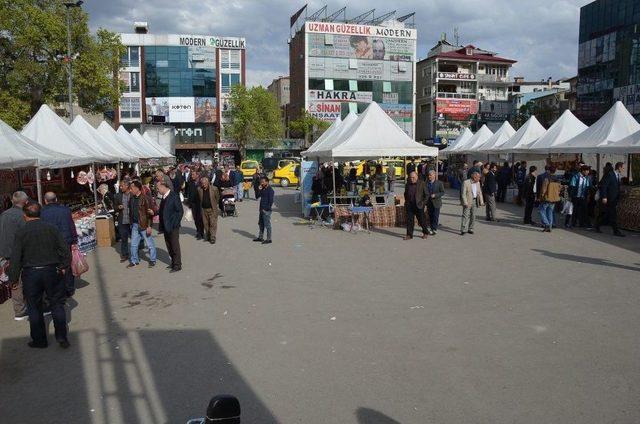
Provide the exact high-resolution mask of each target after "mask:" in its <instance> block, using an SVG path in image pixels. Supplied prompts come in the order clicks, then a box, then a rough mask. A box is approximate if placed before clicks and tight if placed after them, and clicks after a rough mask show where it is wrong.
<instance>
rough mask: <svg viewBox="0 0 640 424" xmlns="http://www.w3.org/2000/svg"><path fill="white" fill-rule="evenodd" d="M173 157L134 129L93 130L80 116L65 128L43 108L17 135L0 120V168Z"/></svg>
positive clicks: (68, 165)
mask: <svg viewBox="0 0 640 424" xmlns="http://www.w3.org/2000/svg"><path fill="white" fill-rule="evenodd" d="M173 158H174V156H173V155H171V153H169V152H167V151H165V150H164V149H163V148H162V147H161V146H160V145H159V144H158V143H156V142H154V141H152V140H151V139H149V138H148V137H147V136H146V134H145V136H143V135H141V134H140V133H139V132H138V131H137V130H135V129H134V130H133V131H132V132H128V131H127V130H125V129H124V127H122V126H120V127H119V128H118V130H117V131H116V130H114V129H113V128H112V127H111V126H110V125H109V124H108V123H106V122H104V121H103V122H102V123H101V124H100V126H99V127H98V128H97V129H96V128H94V127H93V126H91V125H90V124H89V123H88V122H87V121H86V120H84V119H83V118H82V117H81V116H77V117H76V118H75V119H74V121H73V122H72V123H71V125H68V124H67V123H66V122H65V121H64V120H63V119H62V118H60V117H59V116H58V115H56V113H55V112H54V111H52V110H51V109H50V108H49V107H48V106H46V105H43V106H42V107H41V108H40V110H38V112H37V113H36V114H35V115H34V116H33V118H32V119H31V120H30V121H29V123H27V125H26V126H25V127H24V129H23V130H22V131H21V132H18V131H15V130H14V129H13V128H11V127H10V126H9V125H7V124H6V123H4V122H2V121H1V120H0V169H19V168H30V167H35V168H49V169H54V168H70V167H76V166H83V165H90V164H93V163H105V164H106V163H120V162H130V163H135V162H138V161H140V160H141V159H163V160H171V159H173Z"/></svg>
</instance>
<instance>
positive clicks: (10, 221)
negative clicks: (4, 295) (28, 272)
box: [0, 191, 29, 321]
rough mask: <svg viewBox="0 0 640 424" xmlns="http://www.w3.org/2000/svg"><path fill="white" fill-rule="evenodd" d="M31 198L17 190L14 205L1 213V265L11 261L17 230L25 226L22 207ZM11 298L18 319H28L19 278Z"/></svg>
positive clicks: (12, 289)
mask: <svg viewBox="0 0 640 424" xmlns="http://www.w3.org/2000/svg"><path fill="white" fill-rule="evenodd" d="M28 200H29V196H27V194H26V193H25V192H24V191H16V192H15V193H13V196H11V203H12V204H13V207H11V208H9V209H7V210H6V211H4V212H2V215H0V266H1V267H3V268H4V267H6V266H7V262H8V263H11V251H12V250H13V243H14V241H15V237H16V232H17V231H18V230H19V229H20V228H22V227H24V225H25V222H24V212H23V211H22V208H23V207H24V205H25V204H26V203H27V201H28ZM11 300H12V301H13V314H14V319H15V320H16V321H22V320H25V319H27V305H26V304H25V301H24V297H23V295H22V282H21V281H20V280H19V279H18V280H15V281H14V285H12V286H11Z"/></svg>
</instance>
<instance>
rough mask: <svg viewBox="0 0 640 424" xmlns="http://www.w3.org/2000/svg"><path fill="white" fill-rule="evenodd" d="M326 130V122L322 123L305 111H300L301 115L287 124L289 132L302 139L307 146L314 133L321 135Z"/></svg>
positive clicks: (327, 125) (327, 124) (327, 126)
mask: <svg viewBox="0 0 640 424" xmlns="http://www.w3.org/2000/svg"><path fill="white" fill-rule="evenodd" d="M327 128H329V123H328V122H327V121H322V120H320V119H318V118H316V117H315V116H313V115H312V114H310V113H309V112H307V111H306V110H304V109H303V110H302V111H301V115H300V117H299V118H298V119H296V120H295V121H291V122H289V130H291V132H293V133H294V134H300V135H302V136H303V137H304V140H305V144H306V145H307V146H308V145H309V144H311V141H313V140H310V139H309V137H310V136H313V135H314V134H316V133H320V134H321V133H323V132H324V131H325V130H326V129H327Z"/></svg>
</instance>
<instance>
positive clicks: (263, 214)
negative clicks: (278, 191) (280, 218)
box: [253, 175, 275, 244]
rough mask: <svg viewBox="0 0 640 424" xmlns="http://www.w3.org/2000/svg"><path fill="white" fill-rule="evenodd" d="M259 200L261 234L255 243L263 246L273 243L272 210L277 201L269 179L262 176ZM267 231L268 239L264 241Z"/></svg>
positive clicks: (258, 192)
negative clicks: (274, 202)
mask: <svg viewBox="0 0 640 424" xmlns="http://www.w3.org/2000/svg"><path fill="white" fill-rule="evenodd" d="M256 196H257V198H258V199H260V216H259V217H258V228H259V230H260V233H259V234H258V237H256V238H254V239H253V241H256V242H262V244H270V243H271V210H272V208H273V201H274V199H275V192H274V191H273V188H272V187H271V186H270V185H269V178H267V176H266V175H265V176H262V177H261V178H260V187H259V189H258V191H257V193H256ZM265 229H266V230H267V238H266V239H264V238H263V236H264V231H265Z"/></svg>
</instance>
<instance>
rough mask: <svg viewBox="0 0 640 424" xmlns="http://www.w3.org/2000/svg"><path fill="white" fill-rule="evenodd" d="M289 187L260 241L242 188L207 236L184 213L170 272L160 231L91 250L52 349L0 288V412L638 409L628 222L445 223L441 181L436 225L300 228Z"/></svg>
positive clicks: (503, 208)
mask: <svg viewBox="0 0 640 424" xmlns="http://www.w3.org/2000/svg"><path fill="white" fill-rule="evenodd" d="M295 194H296V191H295V190H294V189H284V190H282V189H278V190H277V191H276V196H277V197H276V209H275V211H274V214H273V217H272V220H273V227H274V236H273V238H274V243H273V244H272V245H268V246H266V245H265V246H263V245H260V244H258V243H254V242H252V240H251V239H252V238H253V237H254V236H255V234H256V231H257V220H258V218H257V203H256V202H255V201H254V200H250V201H245V202H243V203H241V204H240V205H239V216H238V217H228V218H220V221H219V224H218V237H217V244H216V245H209V244H207V243H204V242H202V241H197V240H195V237H194V229H193V226H192V225H191V224H186V225H185V227H184V228H183V231H182V236H181V244H182V252H183V271H182V272H179V273H176V274H170V273H169V272H168V270H166V269H165V266H166V264H167V261H168V255H167V253H166V246H165V245H164V240H163V239H162V236H159V237H156V243H157V246H158V248H159V263H158V265H157V266H156V267H155V268H154V269H148V268H147V266H146V263H144V262H143V265H142V266H139V267H136V268H134V269H126V267H125V266H126V264H121V263H120V262H119V255H118V253H117V251H116V250H115V248H100V249H98V250H97V251H96V252H94V253H92V254H90V255H89V263H90V266H91V269H90V271H89V272H88V273H87V274H85V275H83V277H82V279H81V280H80V281H79V282H78V283H79V284H78V286H79V288H78V290H77V293H76V296H75V297H74V299H73V300H71V301H70V302H69V306H68V309H69V318H70V324H69V325H70V342H71V344H72V347H71V348H70V349H69V350H66V351H65V350H62V349H59V348H58V347H57V346H56V345H53V344H52V345H50V346H49V348H48V349H44V350H32V349H29V348H28V347H27V341H28V323H27V322H15V321H13V319H12V309H11V307H10V305H9V304H4V305H2V306H0V323H1V324H0V422H2V423H45V422H46V423H65V424H70V423H109V424H111V423H183V422H186V421H187V419H189V418H193V417H199V416H203V415H204V412H205V409H206V406H207V403H208V400H209V398H210V397H211V396H213V395H215V394H222V393H229V394H234V395H236V396H237V397H238V398H239V399H240V402H241V406H242V417H243V419H242V422H243V423H259V424H267V423H285V424H287V423H305V424H315V423H318V424H326V423H337V424H347V423H358V424H395V423H403V424H405V423H415V424H424V423H487V424H496V423H519V424H521V423H531V424H539V423H563V424H565V423H594V424H596V423H597V424H600V423H629V424H631V423H638V422H640V384H639V382H640V360H639V359H638V358H640V331H639V330H638V327H639V323H640V308H638V302H639V300H640V283H639V282H640V235H639V234H630V233H628V236H627V237H626V238H624V239H618V238H615V237H613V236H611V234H610V230H609V229H606V230H605V231H608V233H607V232H606V233H605V234H595V233H593V232H588V231H583V230H576V231H566V230H564V229H558V230H555V231H553V232H552V233H551V234H546V233H541V232H539V231H538V229H536V228H533V227H530V226H525V225H522V224H520V222H521V214H522V209H521V208H518V207H516V206H514V205H505V204H499V205H498V218H499V219H500V222H496V223H488V222H484V221H480V222H479V223H478V225H477V226H476V232H475V234H474V235H465V236H464V237H461V236H460V235H459V234H458V232H459V225H460V216H459V214H460V207H459V206H458V205H457V202H456V195H455V193H454V192H450V193H448V194H447V197H446V199H445V205H444V207H443V210H442V215H441V221H442V227H441V230H440V232H439V234H438V235H437V236H435V237H429V238H428V240H422V239H420V238H414V239H413V240H411V241H403V240H402V238H401V237H402V235H403V233H404V230H403V229H401V228H394V229H380V230H376V231H373V232H372V233H371V234H367V233H358V234H350V233H346V232H343V231H335V230H331V229H328V228H321V227H310V226H308V225H306V224H304V223H303V222H302V221H301V219H300V218H299V215H300V213H299V210H300V205H299V204H296V203H294V197H295ZM480 216H481V217H482V216H483V213H480ZM142 257H143V261H144V258H145V256H144V255H143V256H142ZM49 327H50V331H51V335H50V337H51V339H52V338H53V334H52V333H53V328H52V327H53V326H52V324H49Z"/></svg>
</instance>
